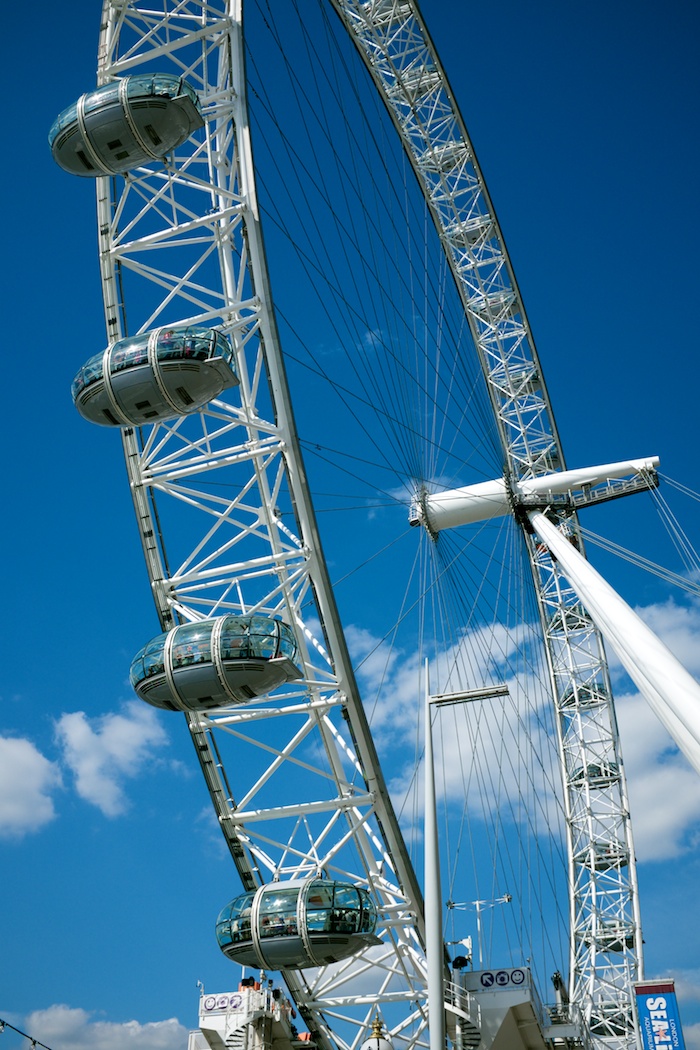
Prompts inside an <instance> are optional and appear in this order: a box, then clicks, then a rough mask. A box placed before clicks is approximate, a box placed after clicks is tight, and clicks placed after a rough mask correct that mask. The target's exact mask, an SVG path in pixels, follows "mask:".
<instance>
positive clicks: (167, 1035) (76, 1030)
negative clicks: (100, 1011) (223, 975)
mask: <svg viewBox="0 0 700 1050" xmlns="http://www.w3.org/2000/svg"><path fill="white" fill-rule="evenodd" d="M23 1027H24V1029H25V1031H28V1032H31V1033H32V1034H34V1036H35V1038H37V1039H40V1040H41V1042H42V1043H46V1044H47V1046H50V1047H52V1050H124V1047H129V1048H130V1050H186V1047H187V1036H188V1031H187V1029H186V1028H185V1027H184V1026H183V1025H181V1024H180V1022H179V1021H178V1020H177V1018H175V1017H171V1018H169V1019H168V1020H167V1021H148V1022H146V1023H145V1024H140V1023H139V1022H138V1021H125V1022H124V1023H123V1024H116V1023H114V1022H113V1021H94V1020H92V1015H91V1014H90V1013H88V1012H87V1011H86V1010H80V1009H74V1008H71V1007H69V1006H64V1005H57V1006H50V1007H48V1009H46V1010H35V1011H34V1013H31V1014H29V1015H28V1016H27V1018H26V1020H25V1022H24V1025H23Z"/></svg>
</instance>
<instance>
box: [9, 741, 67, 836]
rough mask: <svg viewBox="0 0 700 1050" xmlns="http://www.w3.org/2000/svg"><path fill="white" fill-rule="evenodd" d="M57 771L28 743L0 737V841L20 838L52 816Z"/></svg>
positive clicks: (58, 776)
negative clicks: (1, 839) (0, 839)
mask: <svg viewBox="0 0 700 1050" xmlns="http://www.w3.org/2000/svg"><path fill="white" fill-rule="evenodd" d="M60 786H61V774H60V772H59V769H58V767H57V766H56V765H55V764H54V763H53V762H49V760H48V759H47V758H45V757H44V756H43V755H42V754H41V752H40V751H38V750H37V748H36V747H35V746H34V744H32V743H31V741H29V740H24V739H19V738H14V737H0V837H2V838H21V837H22V836H23V835H26V834H30V833H31V832H34V831H38V830H39V828H42V827H43V826H44V825H45V824H48V823H49V822H50V821H52V820H53V819H54V817H55V816H56V812H55V810H54V804H53V798H52V792H53V791H54V790H55V789H57V788H59V787H60Z"/></svg>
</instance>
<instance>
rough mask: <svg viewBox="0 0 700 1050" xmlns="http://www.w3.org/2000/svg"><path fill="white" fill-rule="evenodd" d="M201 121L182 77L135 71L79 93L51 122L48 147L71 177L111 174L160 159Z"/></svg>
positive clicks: (194, 96) (193, 94)
mask: <svg viewBox="0 0 700 1050" xmlns="http://www.w3.org/2000/svg"><path fill="white" fill-rule="evenodd" d="M203 123H204V120H203V118H202V111H201V105H200V102H199V99H198V97H197V93H196V91H195V90H194V88H193V87H191V85H189V84H188V83H187V81H186V80H184V79H183V78H182V77H178V76H175V75H173V74H170V73H139V74H137V75H135V76H130V77H124V78H123V79H121V80H115V81H112V82H111V83H109V84H104V85H102V87H98V88H96V89H95V90H94V91H89V92H87V94H85V95H81V97H80V98H79V99H78V101H77V102H74V103H73V105H71V106H68V107H67V108H66V109H64V110H63V111H62V112H61V113H60V114H59V115H58V117H57V118H56V120H55V121H54V122H53V125H52V126H51V130H50V131H49V145H50V147H51V152H52V154H53V157H54V160H55V161H56V163H57V164H59V165H60V167H62V168H63V169H64V170H65V171H68V172H70V173H71V174H73V175H85V176H93V177H95V176H98V175H115V174H118V173H120V172H125V171H129V170H130V169H132V168H136V167H138V166H139V165H141V164H147V163H150V162H151V161H153V160H159V159H161V158H162V157H164V156H165V155H166V154H167V153H169V152H170V151H171V150H173V149H176V148H177V147H178V146H180V145H182V143H183V142H184V141H185V140H186V139H187V138H189V136H190V135H191V134H192V132H193V131H194V130H195V129H196V128H199V127H201V126H202V124H203Z"/></svg>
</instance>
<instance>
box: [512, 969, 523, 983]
mask: <svg viewBox="0 0 700 1050" xmlns="http://www.w3.org/2000/svg"><path fill="white" fill-rule="evenodd" d="M510 979H511V981H512V982H513V984H522V983H523V981H524V980H525V973H524V972H523V971H522V970H511V974H510Z"/></svg>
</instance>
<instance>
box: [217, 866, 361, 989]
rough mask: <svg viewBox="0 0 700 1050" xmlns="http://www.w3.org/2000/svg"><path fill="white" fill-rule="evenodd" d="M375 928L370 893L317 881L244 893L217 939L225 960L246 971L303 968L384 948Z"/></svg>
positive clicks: (220, 924)
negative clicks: (248, 968)
mask: <svg viewBox="0 0 700 1050" xmlns="http://www.w3.org/2000/svg"><path fill="white" fill-rule="evenodd" d="M376 926H377V910H376V908H375V906H374V903H373V901H372V898H371V897H370V895H369V893H368V892H367V890H364V889H361V888H360V887H359V886H353V885H352V884H350V883H345V882H329V881H328V880H326V879H320V878H317V877H315V876H314V877H312V878H310V879H303V880H301V879H298V880H294V881H291V882H272V883H268V884H267V885H266V886H261V887H260V889H258V890H256V891H255V892H253V893H242V894H241V895H240V896H239V897H236V898H235V899H234V900H232V901H231V903H230V904H227V906H226V907H225V908H224V909H223V911H222V912H221V914H220V915H219V918H218V919H217V922H216V937H217V940H218V942H219V947H220V948H221V950H222V952H223V953H224V955H226V956H227V957H228V958H229V959H231V960H232V961H233V962H236V963H240V964H241V965H242V966H253V967H256V968H262V969H264V970H283V969H299V968H303V967H307V966H324V965H325V964H326V963H333V962H338V961H339V960H340V959H347V958H349V956H351V955H355V954H356V953H357V952H359V951H362V949H363V948H367V947H368V946H369V945H372V944H379V943H380V941H379V938H378V937H376V936H375V933H374V931H375V929H376Z"/></svg>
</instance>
